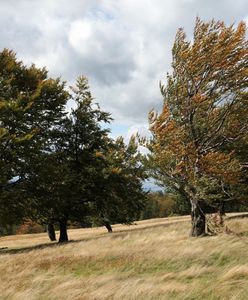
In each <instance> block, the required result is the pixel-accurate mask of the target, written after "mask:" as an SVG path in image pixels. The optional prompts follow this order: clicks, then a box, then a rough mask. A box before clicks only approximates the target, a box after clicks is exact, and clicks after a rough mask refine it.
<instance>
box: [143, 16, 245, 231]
mask: <svg viewBox="0 0 248 300" xmlns="http://www.w3.org/2000/svg"><path fill="white" fill-rule="evenodd" d="M247 46H248V42H247V40H246V26H245V23H243V22H241V23H240V24H239V25H238V26H236V27H235V26H234V25H232V26H229V27H228V26H226V25H225V24H224V23H223V22H220V21H214V20H213V21H211V22H209V23H204V22H203V21H201V20H200V19H198V18H197V20H196V24H195V29H194V39H193V42H192V43H191V42H188V41H187V40H186V35H185V33H184V31H183V29H179V30H178V32H177V35H176V38H175V42H174V46H173V50H172V56H173V61H172V68H173V71H172V74H167V83H166V84H165V85H162V84H161V86H160V88H161V93H162V95H163V97H164V104H163V109H162V112H161V113H160V114H157V113H155V112H151V113H150V116H149V121H150V130H151V132H152V138H151V140H150V141H149V143H148V144H149V145H148V147H149V149H150V151H151V153H150V162H151V165H152V167H153V168H152V170H153V176H154V177H155V178H156V179H157V181H158V182H159V183H160V184H165V185H167V186H170V187H171V188H172V189H174V190H175V191H177V192H179V193H180V194H181V195H182V196H184V197H185V198H186V199H187V200H188V201H189V202H190V204H191V217H192V230H191V236H200V235H203V234H205V212H204V209H203V204H204V203H205V202H216V201H220V200H223V199H227V198H230V197H231V195H230V193H229V191H230V190H231V188H232V187H233V186H236V185H238V184H239V181H240V174H241V169H242V165H241V163H240V161H239V159H238V156H237V155H236V152H235V147H233V146H232V145H235V144H236V143H237V141H238V140H241V139H244V137H245V136H247V129H248V105H247V104H248V103H247V101H248V100H247V94H248V92H247V83H248V68H247V67H248V51H247V50H248V47H247ZM246 140H247V139H246Z"/></svg>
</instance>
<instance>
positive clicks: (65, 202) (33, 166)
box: [0, 18, 248, 242]
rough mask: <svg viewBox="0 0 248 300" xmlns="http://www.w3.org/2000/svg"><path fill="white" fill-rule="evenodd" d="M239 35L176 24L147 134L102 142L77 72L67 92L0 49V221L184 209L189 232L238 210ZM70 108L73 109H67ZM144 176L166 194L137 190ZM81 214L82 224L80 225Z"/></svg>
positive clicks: (247, 124) (94, 219)
mask: <svg viewBox="0 0 248 300" xmlns="http://www.w3.org/2000/svg"><path fill="white" fill-rule="evenodd" d="M247 70H248V42H247V39H246V25H245V23H243V22H241V23H240V24H239V25H238V26H236V27H235V26H234V25H232V26H229V27H228V26H226V25H225V24H224V23H223V22H220V21H214V20H213V21H211V22H208V23H204V22H203V21H201V20H200V19H198V18H197V20H196V24H195V29H194V37H193V41H192V42H189V41H187V39H186V35H185V33H184V31H183V29H179V30H178V32H177V35H176V38H175V42H174V45H173V49H172V72H171V74H167V77H166V82H165V84H164V85H163V84H160V89H161V93H162V96H163V109H162V111H161V113H157V112H154V111H152V112H151V113H150V114H149V124H150V131H151V137H150V138H148V139H142V138H139V143H141V144H142V145H143V146H146V147H147V149H148V150H149V152H148V154H147V155H145V156H142V155H141V153H140V152H139V151H138V146H139V144H138V142H137V140H136V139H135V138H134V137H132V138H131V139H130V141H129V143H128V144H125V143H124V141H123V138H121V137H120V138H118V139H116V140H113V139H111V138H110V137H109V135H108V130H107V129H105V128H106V124H108V123H109V122H111V117H110V115H109V113H107V112H104V111H102V110H101V108H100V107H99V105H98V104H97V103H95V102H94V100H93V98H92V96H91V93H90V90H89V87H88V82H87V79H86V78H85V77H80V78H79V79H78V80H77V83H76V86H75V87H72V88H70V89H69V90H68V88H66V86H65V83H64V82H62V81H61V79H52V78H49V77H48V74H47V71H46V70H45V69H39V68H36V67H35V66H34V65H32V66H31V67H27V66H25V65H24V64H23V63H22V62H20V61H17V59H16V57H15V54H14V53H13V52H12V51H9V50H6V49H5V50H3V51H2V52H1V53H0V157H1V158H0V226H2V227H3V226H6V225H11V224H18V223H20V222H21V221H22V220H25V219H28V220H32V221H35V222H38V223H40V224H46V225H48V228H50V229H51V230H50V236H51V237H52V236H53V228H54V225H56V226H58V228H59V230H60V237H59V241H60V242H65V241H67V240H68V236H67V225H68V223H70V224H73V223H75V222H78V223H79V224H80V223H81V224H83V223H84V224H86V223H87V222H88V224H93V223H94V224H98V225H104V226H106V228H107V229H108V230H109V231H111V230H112V229H111V224H114V223H123V224H130V223H132V222H133V221H134V220H138V219H140V218H153V217H163V216H168V215H172V214H185V213H189V212H190V213H191V219H192V230H191V236H200V235H204V234H205V233H206V214H207V213H209V212H219V213H220V214H224V212H225V209H227V210H232V209H233V210H234V209H235V210H237V209H242V208H243V209H246V207H247V203H248V202H247V199H248V197H247V196H248V188H247V187H248V162H247V157H248V147H247V146H248V102H247V101H248V100H247V99H248V89H247V88H248V76H247ZM71 107H72V108H71ZM149 177H152V178H154V179H155V181H156V183H158V184H159V185H160V186H162V187H166V191H168V193H167V194H165V195H163V194H159V193H155V194H154V193H153V194H152V193H151V194H148V193H146V192H145V191H144V190H143V188H142V184H143V182H144V180H145V179H147V178H149ZM89 220H90V221H89Z"/></svg>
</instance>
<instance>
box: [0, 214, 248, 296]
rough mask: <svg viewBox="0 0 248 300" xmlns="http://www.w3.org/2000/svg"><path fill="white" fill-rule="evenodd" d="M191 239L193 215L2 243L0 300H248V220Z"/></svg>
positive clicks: (13, 239) (3, 238)
mask: <svg viewBox="0 0 248 300" xmlns="http://www.w3.org/2000/svg"><path fill="white" fill-rule="evenodd" d="M227 224H228V227H229V228H230V229H232V230H233V231H235V232H236V233H239V234H238V235H236V234H222V235H219V236H213V237H205V238H189V237H188V235H189V229H190V222H189V217H172V218H165V219H154V220H147V221H141V222H137V223H136V225H132V226H122V225H115V226H114V228H113V229H114V231H115V232H114V233H113V234H108V233H106V230H105V229H104V228H93V229H74V230H70V231H69V236H70V238H71V239H72V240H73V241H72V242H71V243H68V244H66V245H62V246H58V245H57V244H56V243H48V239H47V236H46V234H36V235H22V236H21V235H19V236H9V237H2V238H0V248H4V247H8V249H6V250H3V249H2V250H1V252H0V253H1V255H0V274H1V275H0V299H1V300H3V299H22V300H24V299H27V300H33V299H42V300H45V299H73V300H75V299H77V300H79V299H212V300H213V299H247V294H248V284H247V283H248V251H247V247H248V237H247V235H246V233H248V222H247V219H233V220H230V221H227Z"/></svg>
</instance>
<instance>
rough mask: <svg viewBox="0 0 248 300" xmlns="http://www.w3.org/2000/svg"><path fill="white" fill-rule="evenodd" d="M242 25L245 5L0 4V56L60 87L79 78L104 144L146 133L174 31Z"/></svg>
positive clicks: (189, 1) (142, 0) (26, 0)
mask: <svg viewBox="0 0 248 300" xmlns="http://www.w3.org/2000/svg"><path fill="white" fill-rule="evenodd" d="M197 16H198V17H200V18H201V19H203V20H205V21H209V20H211V19H213V18H214V19H216V20H223V21H225V22H226V23H227V24H232V23H235V24H237V23H238V22H240V21H241V20H245V21H246V22H248V3H247V0H235V1H233V0H70V1H68V0H42V1H41V0H0V26H1V32H0V49H1V50H2V49H3V48H9V49H12V50H14V52H16V53H17V58H18V59H20V60H23V62H24V63H25V64H27V65H29V64H31V63H35V64H36V65H37V66H38V67H44V66H45V67H47V69H48V70H49V75H50V76H52V77H61V78H62V79H63V80H66V81H67V82H68V85H73V84H75V81H76V78H77V77H78V76H80V75H84V76H87V77H88V79H89V84H90V87H91V91H92V94H93V96H94V98H95V99H96V101H97V102H98V103H99V104H100V106H101V108H102V109H104V110H106V111H108V112H110V113H111V114H112V117H113V118H114V121H113V122H112V125H111V135H112V137H117V136H119V135H123V136H124V137H125V138H126V140H127V139H128V138H129V137H130V136H131V135H132V134H133V133H136V132H137V131H138V132H139V133H141V135H146V134H147V132H148V129H147V128H148V122H147V115H148V113H149V111H151V110H152V109H155V110H159V109H160V108H161V106H162V97H161V95H160V90H159V82H160V81H162V82H164V79H165V76H166V73H167V72H168V71H170V64H171V48H172V45H173V41H174V38H175V34H176V31H177V29H178V28H179V27H183V28H184V29H185V31H186V33H187V37H188V39H189V40H191V39H192V33H193V27H194V23H195V19H196V17H197Z"/></svg>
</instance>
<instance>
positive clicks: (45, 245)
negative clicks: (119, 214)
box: [0, 220, 188, 255]
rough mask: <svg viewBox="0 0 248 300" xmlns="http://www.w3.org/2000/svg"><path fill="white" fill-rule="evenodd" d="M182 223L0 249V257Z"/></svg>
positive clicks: (174, 222)
mask: <svg viewBox="0 0 248 300" xmlns="http://www.w3.org/2000/svg"><path fill="white" fill-rule="evenodd" d="M184 222H188V220H184V221H173V222H170V223H164V224H155V225H150V226H149V225H148V226H146V227H142V228H139V227H137V228H132V229H119V230H116V231H114V232H112V233H108V232H106V233H101V234H99V235H95V236H92V237H88V238H82V239H78V240H69V241H68V242H67V243H58V242H49V243H42V244H38V245H33V246H28V247H21V248H8V247H4V248H0V255H4V254H18V253H26V252H30V251H33V250H42V249H46V248H54V247H60V246H64V245H68V244H72V243H81V242H87V241H91V240H98V239H101V238H105V237H111V238H119V237H122V236H123V237H124V236H126V235H127V234H129V233H130V232H137V231H144V230H149V229H153V228H157V227H168V226H172V225H175V224H178V223H184ZM134 226H135V225H134Z"/></svg>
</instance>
